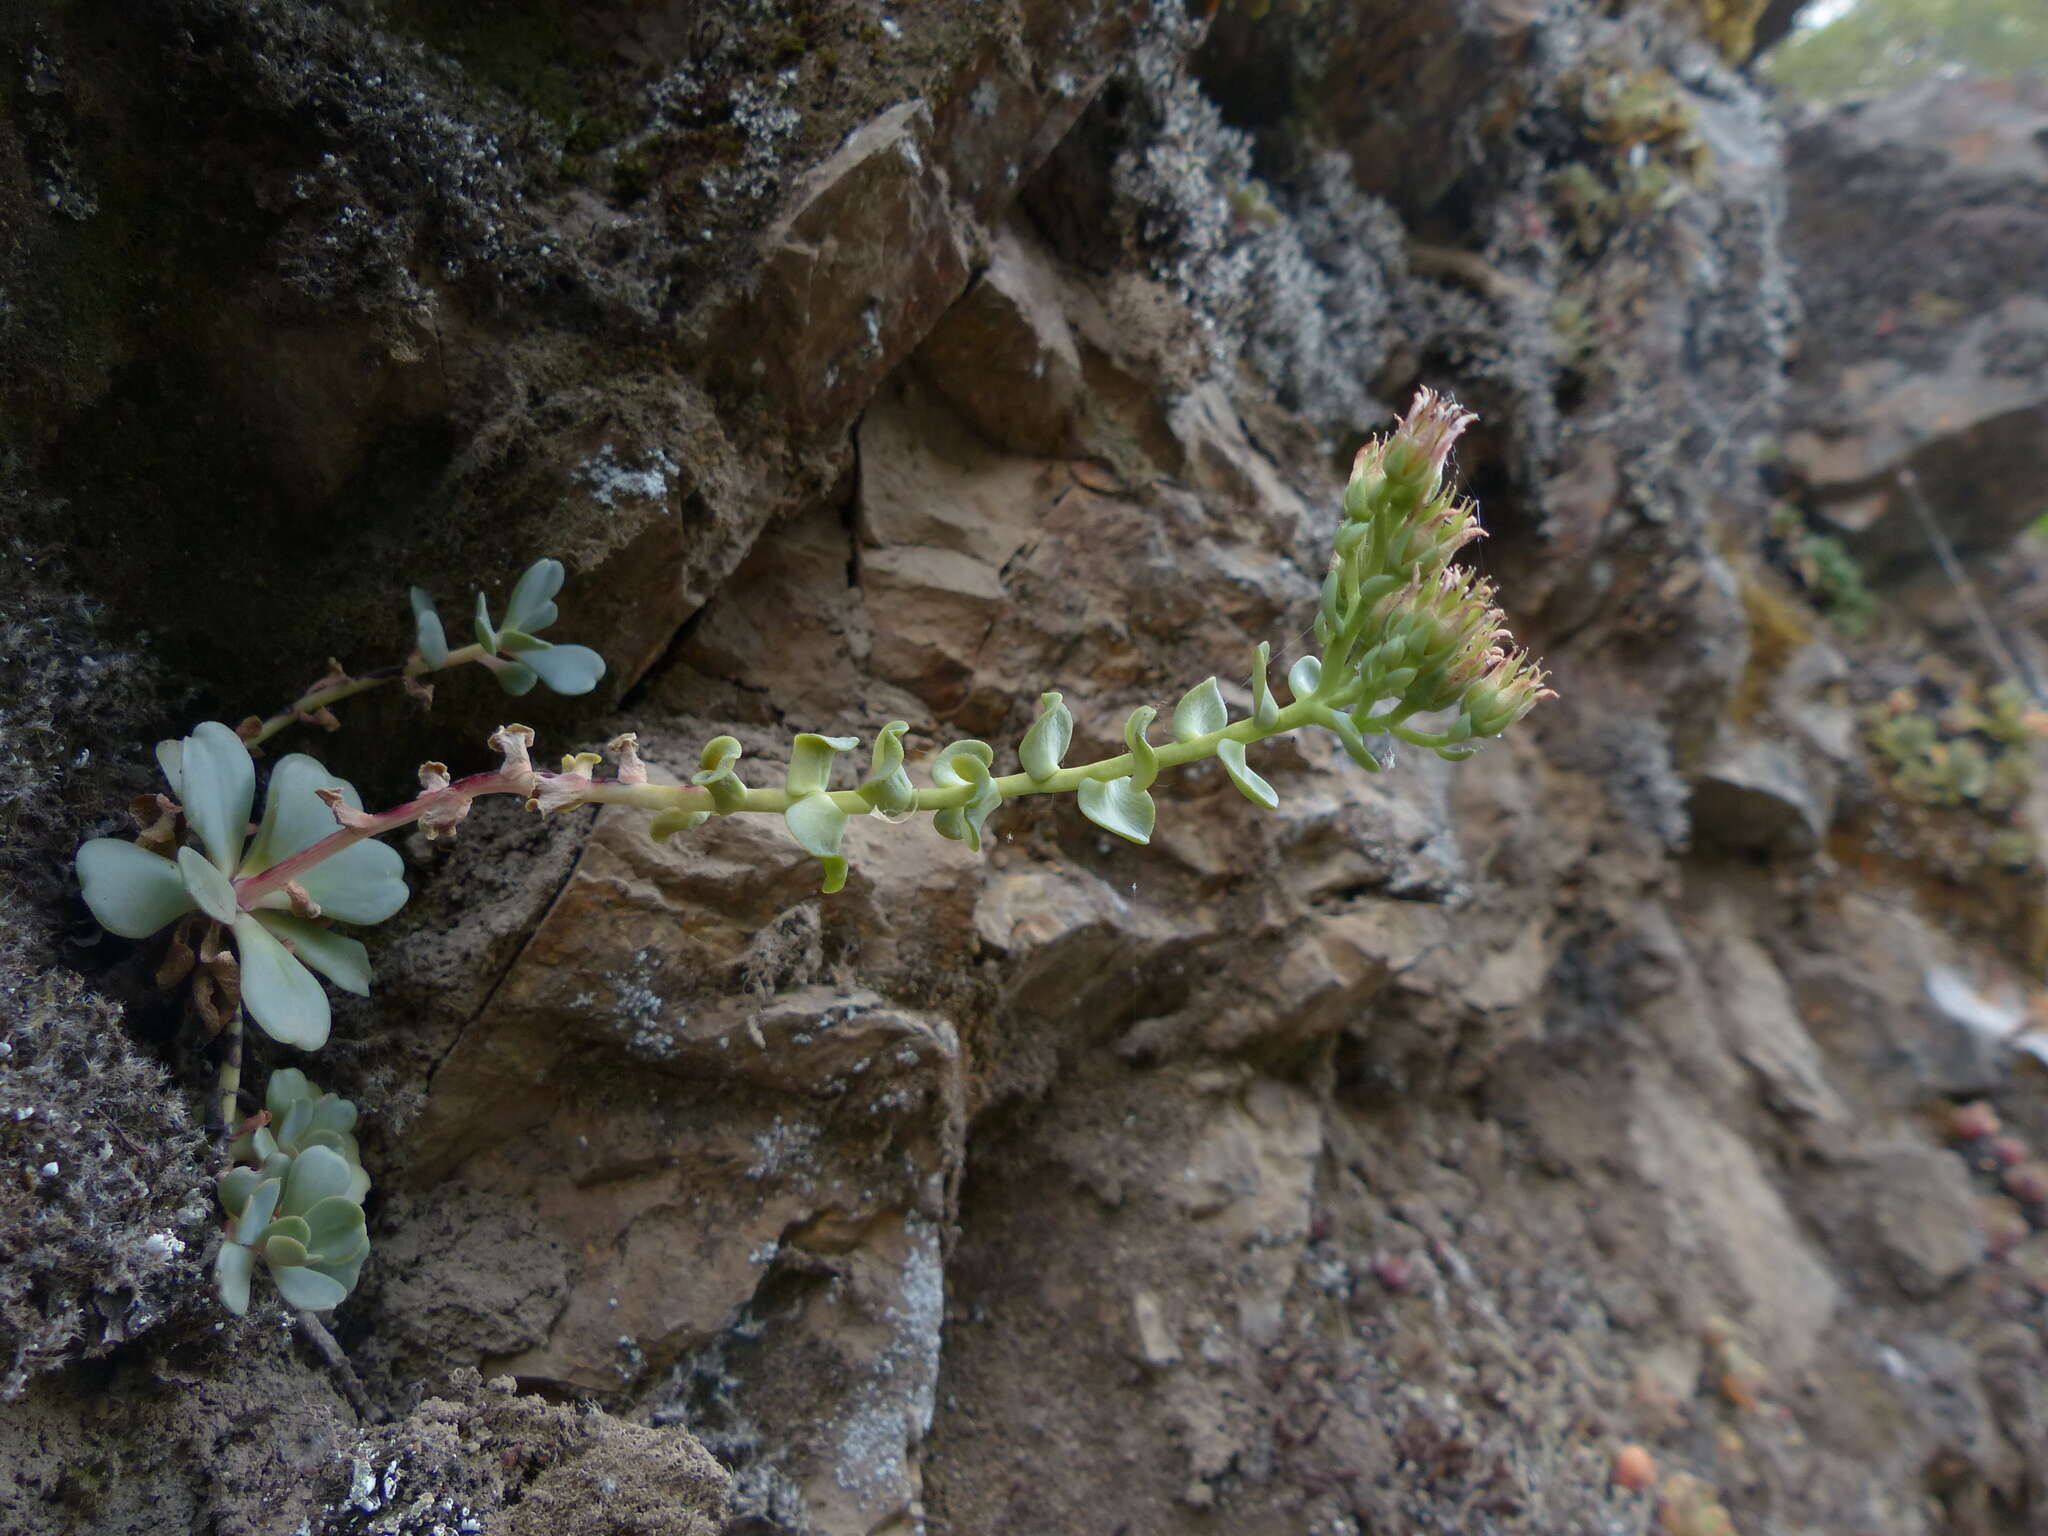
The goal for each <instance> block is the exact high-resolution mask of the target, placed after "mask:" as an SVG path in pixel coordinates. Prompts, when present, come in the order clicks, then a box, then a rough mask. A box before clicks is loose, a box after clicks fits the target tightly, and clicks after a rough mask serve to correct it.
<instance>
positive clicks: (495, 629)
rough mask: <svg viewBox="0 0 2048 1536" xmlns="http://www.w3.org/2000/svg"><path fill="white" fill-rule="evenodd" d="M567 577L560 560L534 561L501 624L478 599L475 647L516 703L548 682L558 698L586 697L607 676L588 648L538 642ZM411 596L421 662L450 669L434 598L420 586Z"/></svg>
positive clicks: (481, 596) (557, 613)
mask: <svg viewBox="0 0 2048 1536" xmlns="http://www.w3.org/2000/svg"><path fill="white" fill-rule="evenodd" d="M566 576H567V571H566V570H565V569H564V567H563V565H562V562H561V561H559V560H536V561H534V562H533V564H532V565H530V566H528V567H527V568H526V572H525V574H524V575H522V576H521V577H520V578H519V582H518V584H517V585H516V586H514V587H513V589H512V596H511V597H510V598H509V599H508V600H507V601H506V604H505V617H504V620H503V621H502V622H500V623H493V622H492V620H491V605H490V602H489V600H488V599H487V598H485V596H484V594H483V593H481V592H479V593H477V595H476V616H475V620H474V624H473V628H474V630H475V632H476V643H477V644H478V645H479V646H480V647H482V649H483V653H484V655H485V656H486V657H487V658H490V661H489V665H490V668H491V674H492V676H494V677H496V678H497V680H498V686H499V687H500V688H502V689H504V690H505V692H507V693H509V694H511V695H512V696H513V697H514V698H517V697H519V696H520V695H521V694H524V693H530V692H531V691H532V690H533V686H534V684H535V683H545V684H546V685H547V686H548V687H550V688H552V689H554V691H555V692H556V693H562V694H579V693H588V692H590V690H591V689H593V688H595V687H596V686H597V685H598V683H599V681H600V680H601V679H602V678H603V677H604V658H603V657H602V656H600V655H598V653H597V652H596V651H593V650H592V649H591V648H590V647H589V646H587V645H555V644H551V643H550V642H548V641H546V640H543V639H541V638H540V632H541V631H542V630H544V629H546V628H547V627H548V626H549V625H550V624H552V623H554V622H555V620H556V619H557V618H559V617H561V614H560V611H559V610H558V609H557V608H556V607H555V594H556V593H558V592H560V591H561V590H562V582H563V580H564V579H565V577H566ZM407 595H408V597H409V599H410V601H411V603H412V614H413V630H414V635H415V638H416V641H417V643H418V645H419V652H420V658H421V660H423V661H424V662H425V663H426V664H427V665H428V666H429V667H430V668H439V667H444V666H446V665H447V664H448V655H449V652H448V633H447V629H446V627H445V626H444V625H443V624H442V622H441V615H440V614H439V613H438V612H437V611H436V610H435V608H434V600H433V598H432V597H431V596H429V595H428V594H427V593H426V591H425V590H423V589H422V588H419V587H413V588H410V589H409V590H408V593H407Z"/></svg>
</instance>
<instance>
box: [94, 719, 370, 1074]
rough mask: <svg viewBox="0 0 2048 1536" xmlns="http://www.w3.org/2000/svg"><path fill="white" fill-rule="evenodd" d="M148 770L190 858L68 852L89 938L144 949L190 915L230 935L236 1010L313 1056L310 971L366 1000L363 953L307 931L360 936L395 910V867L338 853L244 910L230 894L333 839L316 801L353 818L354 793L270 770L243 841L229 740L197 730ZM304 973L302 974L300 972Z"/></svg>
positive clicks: (241, 756) (117, 845)
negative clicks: (335, 924) (360, 928)
mask: <svg viewBox="0 0 2048 1536" xmlns="http://www.w3.org/2000/svg"><path fill="white" fill-rule="evenodd" d="M157 760H158V761H159V762H160V763H161V764H162V765H163V767H164V771H165V775H166V777H167V778H169V780H170V784H171V791H172V793H173V795H175V796H176V798H177V800H178V801H179V803H180V804H181V806H182V807H183V809H184V813H185V822H186V825H187V826H188V827H189V828H190V829H191V832H192V835H193V837H194V838H195V839H196V840H197V842H198V847H196V848H195V847H189V846H188V847H183V848H180V849H178V850H177V852H176V855H175V856H174V857H166V856H165V855H163V854H159V853H154V852H151V851H150V850H149V849H147V848H144V847H141V846H139V845H138V844H135V843H130V842H125V841H123V840H121V839H118V838H108V837H100V838H94V839H92V840H91V841H90V842H88V843H86V844H85V846H84V847H82V848H80V849H79V851H78V879H79V885H80V887H81V888H82V890H83V893H84V896H85V902H86V905H87V906H88V907H90V908H91V909H92V914H93V916H94V917H95V918H97V919H98V920H99V923H100V925H101V926H102V927H103V928H105V929H107V931H108V932H110V933H117V934H120V935H121V936H122V937H123V938H130V939H143V938H148V937H149V936H150V935H151V934H154V933H157V932H159V931H161V930H162V929H164V928H166V927H168V926H169V925H170V924H171V923H174V922H176V921H177V920H178V919H179V918H181V917H183V916H185V915H186V914H187V913H189V912H203V913H204V914H205V915H206V916H207V917H208V918H210V919H212V920H213V921H214V922H217V923H219V924H221V925H222V926H223V927H224V928H226V929H227V930H228V931H229V932H230V933H231V934H232V935H233V942H234V948H235V953H236V957H237V959H238V960H239V961H240V968H241V991H242V1005H243V1007H244V1008H245V1009H246V1010H247V1012H248V1014H249V1016H250V1017H251V1018H252V1019H254V1020H255V1021H256V1023H257V1026H258V1027H259V1028H261V1029H262V1030H263V1032H264V1033H265V1034H267V1035H269V1036H270V1037H271V1038H272V1039H273V1040H276V1041H278V1042H279V1043H280V1044H283V1045H290V1046H296V1047H297V1048H298V1049H300V1050H307V1051H310V1050H317V1049H318V1048H319V1047H320V1046H321V1045H323V1044H325V1043H326V1040H327V1033H328V1028H329V1025H330V1022H331V1013H330V1009H329V1006H328V1002H327V994H326V993H325V992H324V991H323V990H322V988H321V986H320V983H319V982H318V981H317V980H315V979H314V976H313V974H312V973H313V972H314V971H318V972H319V973H320V974H321V975H323V976H325V977H326V978H327V979H328V980H329V981H331V982H333V983H334V985H336V986H338V987H340V988H341V989H342V990H344V991H347V992H353V993H356V994H357V995H359V996H361V995H367V994H368V992H369V990H370V961H369V953H368V951H367V950H365V949H364V948H363V946H362V944H361V943H360V942H359V941H357V940H355V939H351V938H347V937H345V936H343V935H341V934H338V933H336V932H334V931H333V930H332V929H330V928H328V927H325V926H324V925H323V923H322V922H321V921H318V920H319V919H331V920H336V921H340V922H344V923H352V924H357V925H369V924H373V923H381V922H382V921H383V920H384V919H385V918H387V917H389V916H391V914H392V913H394V912H396V911H397V910H398V909H399V908H400V907H402V906H404V905H405V901H406V896H407V891H406V887H405V881H404V878H403V875H404V862H403V861H402V860H401V859H400V858H399V856H398V854H397V852H396V851H394V850H393V849H391V848H389V847H387V846H385V845H384V844H382V843H379V842H375V841H371V840H365V841H362V842H358V843H354V844H351V845H350V846H348V847H346V848H344V849H342V850H340V851H339V852H338V853H336V854H334V855H333V856H332V857H331V858H327V859H323V860H321V861H320V862H319V863H317V864H315V865H313V866H312V867H311V868H309V869H307V870H306V871H305V872H304V874H303V875H302V876H301V877H300V878H299V879H298V880H296V881H295V882H293V884H294V885H295V886H296V887H297V892H296V894H295V893H293V892H292V891H290V890H278V891H273V892H270V893H269V894H267V895H265V896H263V897H261V898H260V899H259V900H257V901H255V902H254V903H252V904H251V906H250V907H247V908H245V907H243V906H242V905H241V903H240V900H239V899H238V896H237V893H236V885H235V882H236V881H238V880H246V879H248V878H249V877H251V876H254V875H260V874H262V873H263V872H264V871H266V870H269V869H271V868H273V867H275V866H276V865H278V864H281V863H283V862H284V861H285V860H286V859H289V858H292V857H294V856H295V855H297V854H300V853H303V852H304V851H305V850H306V849H308V848H310V847H312V846H313V845H314V844H315V843H317V842H319V841H320V840H321V839H323V838H325V837H328V836H329V835H331V834H332V833H334V831H335V830H336V823H335V817H334V813H333V811H331V810H330V809H329V808H328V806H327V805H326V803H325V802H324V801H322V800H321V798H320V795H319V793H318V792H319V791H321V790H329V791H332V792H334V793H337V794H338V795H339V796H340V797H341V799H342V802H343V803H344V804H345V805H347V806H348V807H349V809H351V810H355V811H360V810H361V809H362V799H361V797H360V796H359V795H357V793H356V791H355V788H354V786H352V785H350V784H349V783H347V782H346V781H345V780H342V779H338V778H336V777H335V776H334V775H333V774H331V773H329V772H328V771H327V770H326V769H325V768H323V767H321V766H320V764H319V763H317V762H316V761H314V760H313V759H312V758H310V757H307V756H305V755H303V754H301V753H293V754H292V755H291V756H289V757H285V758H281V759H279V761H278V763H277V766H276V767H275V768H273V769H272V770H271V774H270V783H269V786H268V789H267V791H266V794H265V796H264V806H263V820H262V822H261V824H260V825H259V826H258V827H257V828H256V832H255V836H254V837H251V836H250V835H249V812H250V808H251V806H252V804H253V802H254V799H255V790H256V770H255V765H254V764H253V763H252V762H251V761H250V759H249V752H248V749H247V748H246V747H244V746H243V745H242V741H241V738H240V737H238V736H237V735H236V734H235V733H234V732H233V731H231V730H229V729H228V728H227V727H226V726H224V725H221V724H219V723H218V722H215V721H208V722H207V723H206V724H204V725H201V726H200V727H199V728H198V729H197V730H195V731H193V733H192V734H191V735H190V736H187V737H185V738H184V739H183V740H182V741H175V742H165V743H163V744H162V745H161V746H160V747H159V748H158V749H157ZM309 967H310V969H309Z"/></svg>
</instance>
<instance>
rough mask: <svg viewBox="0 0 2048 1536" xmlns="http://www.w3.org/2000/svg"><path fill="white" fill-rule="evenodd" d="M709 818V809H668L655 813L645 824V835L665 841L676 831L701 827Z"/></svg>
mask: <svg viewBox="0 0 2048 1536" xmlns="http://www.w3.org/2000/svg"><path fill="white" fill-rule="evenodd" d="M710 819H711V813H710V812H709V811H685V810H678V809H673V808H672V809H670V810H666V811H658V812H656V813H655V817H654V820H652V821H651V822H649V823H648V824H647V835H648V836H649V837H651V838H653V839H654V840H655V841H656V842H657V843H665V842H667V841H668V840H669V839H670V838H672V837H674V836H675V835H676V834H677V833H678V832H688V831H691V830H692V829H694V828H697V827H701V826H703V825H704V823H705V822H707V821H709V820H710Z"/></svg>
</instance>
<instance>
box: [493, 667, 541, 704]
mask: <svg viewBox="0 0 2048 1536" xmlns="http://www.w3.org/2000/svg"><path fill="white" fill-rule="evenodd" d="M491 676H492V677H494V678H496V679H497V680H498V686H499V687H500V688H502V689H503V690H504V691H505V692H506V693H508V694H510V695H511V696H512V697H513V698H515V699H516V698H520V697H522V696H523V695H525V694H529V693H531V692H533V685H534V684H535V683H537V682H539V681H540V674H539V673H538V672H535V671H534V670H533V668H531V667H529V666H528V665H527V664H526V663H525V662H523V661H508V662H505V663H504V664H503V665H501V666H496V667H493V668H491Z"/></svg>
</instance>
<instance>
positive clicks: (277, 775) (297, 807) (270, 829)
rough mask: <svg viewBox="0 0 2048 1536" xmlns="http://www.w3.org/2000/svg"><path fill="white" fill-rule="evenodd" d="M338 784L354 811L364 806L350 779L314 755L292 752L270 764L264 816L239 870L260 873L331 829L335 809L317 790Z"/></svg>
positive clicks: (345, 800) (237, 870) (239, 872)
mask: <svg viewBox="0 0 2048 1536" xmlns="http://www.w3.org/2000/svg"><path fill="white" fill-rule="evenodd" d="M322 789H333V790H338V791H340V793H341V796H342V799H343V801H344V802H345V803H346V804H347V806H348V808H349V809H350V810H352V811H360V810H361V809H362V808H363V798H362V796H361V795H359V794H357V793H356V792H355V789H354V787H353V786H352V785H350V784H349V783H347V782H346V781H345V780H342V779H338V778H336V777H335V776H334V775H333V774H331V773H329V772H328V771H327V770H326V768H324V767H322V766H321V764H320V762H319V760H318V759H317V758H311V757H308V756H307V755H306V754H305V753H303V752H293V753H290V754H288V755H286V756H284V757H281V758H279V759H278V760H277V766H276V767H274V768H272V769H271V770H270V782H269V783H268V784H267V785H265V786H264V790H263V822H262V824H261V825H260V826H258V827H257V829H256V836H255V837H254V838H252V839H251V840H250V842H249V846H248V848H247V850H246V851H245V852H244V853H243V855H242V862H241V865H240V866H239V867H238V868H237V869H236V870H235V873H236V874H237V875H238V876H241V875H255V874H261V873H262V872H263V871H264V870H266V869H268V868H270V866H271V865H273V864H276V863H278V862H280V861H282V860H284V859H288V858H290V857H291V856H292V855H293V854H295V853H303V852H304V851H305V850H306V849H308V848H310V847H312V846H313V845H314V844H315V843H317V842H319V841H320V839H321V838H323V837H326V836H327V835H328V834H329V833H331V832H333V831H334V830H335V827H336V823H335V820H334V812H333V811H331V810H329V809H328V808H327V803H326V802H325V801H324V800H322V799H321V798H320V797H319V795H318V794H317V793H315V791H317V790H322Z"/></svg>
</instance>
